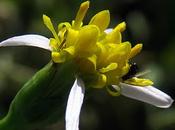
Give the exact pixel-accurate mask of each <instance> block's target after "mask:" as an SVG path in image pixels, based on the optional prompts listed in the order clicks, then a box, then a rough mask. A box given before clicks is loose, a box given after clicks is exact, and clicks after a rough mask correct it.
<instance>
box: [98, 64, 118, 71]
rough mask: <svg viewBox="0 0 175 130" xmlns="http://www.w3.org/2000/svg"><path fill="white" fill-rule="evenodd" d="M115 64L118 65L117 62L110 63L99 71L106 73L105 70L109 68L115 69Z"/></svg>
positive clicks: (109, 69)
mask: <svg viewBox="0 0 175 130" xmlns="http://www.w3.org/2000/svg"><path fill="white" fill-rule="evenodd" d="M117 66H118V65H117V63H111V64H109V65H108V66H107V67H104V68H102V69H100V72H101V73H106V72H109V71H111V70H115V69H116V68H117Z"/></svg>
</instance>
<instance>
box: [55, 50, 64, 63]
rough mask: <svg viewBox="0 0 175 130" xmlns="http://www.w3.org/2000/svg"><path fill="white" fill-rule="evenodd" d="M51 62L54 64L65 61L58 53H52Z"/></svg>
mask: <svg viewBox="0 0 175 130" xmlns="http://www.w3.org/2000/svg"><path fill="white" fill-rule="evenodd" d="M52 60H53V61H54V62H55V63H62V62H64V61H65V57H64V56H63V55H62V54H61V53H59V52H52Z"/></svg>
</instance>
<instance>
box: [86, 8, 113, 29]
mask: <svg viewBox="0 0 175 130" xmlns="http://www.w3.org/2000/svg"><path fill="white" fill-rule="evenodd" d="M109 22H110V14H109V11H108V10H104V11H101V12H99V13H97V14H96V15H95V16H93V17H92V19H91V20H90V22H89V24H93V25H97V26H98V27H99V29H100V31H101V32H103V31H104V30H105V29H106V28H107V27H108V25H109Z"/></svg>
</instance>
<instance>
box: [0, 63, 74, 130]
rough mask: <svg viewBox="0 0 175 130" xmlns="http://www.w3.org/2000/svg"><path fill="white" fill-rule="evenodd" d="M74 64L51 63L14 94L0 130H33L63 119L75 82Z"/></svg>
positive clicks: (0, 123) (1, 122) (0, 124)
mask: <svg viewBox="0 0 175 130" xmlns="http://www.w3.org/2000/svg"><path fill="white" fill-rule="evenodd" d="M73 65H74V64H73V62H69V63H64V64H54V63H53V62H50V63H49V64H48V65H46V66H45V67H44V68H43V69H41V70H40V71H38V72H37V73H36V74H35V75H34V76H33V77H32V79H30V80H29V81H28V82H27V83H26V84H25V85H24V86H23V87H22V88H21V90H20V91H19V92H18V93H17V95H16V96H15V98H14V100H13V101H12V103H11V105H10V108H9V112H8V114H7V115H6V117H4V118H3V119H2V120H1V121H0V130H24V129H25V130H33V129H36V128H40V129H41V128H43V127H46V126H48V125H50V124H52V123H55V122H56V121H58V120H59V119H61V118H63V115H64V111H65V108H66V101H67V98H68V94H69V91H70V89H71V86H72V85H73V82H74V80H75V68H74V67H73Z"/></svg>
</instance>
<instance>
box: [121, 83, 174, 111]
mask: <svg viewBox="0 0 175 130" xmlns="http://www.w3.org/2000/svg"><path fill="white" fill-rule="evenodd" d="M120 85H121V94H122V95H124V96H126V97H129V98H132V99H136V100H139V101H142V102H146V103H149V104H151V105H154V106H156V107H159V108H169V107H170V106H171V105H172V104H173V102H174V100H173V99H172V98H171V97H170V96H169V95H167V94H166V93H164V92H162V91H160V90H158V89H157V88H155V87H153V86H145V87H139V86H134V85H129V84H125V83H120Z"/></svg>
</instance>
